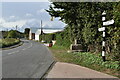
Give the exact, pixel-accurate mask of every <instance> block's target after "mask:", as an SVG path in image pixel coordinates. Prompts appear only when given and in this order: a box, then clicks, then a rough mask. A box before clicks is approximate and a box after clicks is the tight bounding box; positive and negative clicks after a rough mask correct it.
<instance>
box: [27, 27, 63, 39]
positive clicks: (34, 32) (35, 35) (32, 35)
mask: <svg viewBox="0 0 120 80" xmlns="http://www.w3.org/2000/svg"><path fill="white" fill-rule="evenodd" d="M58 31H62V30H60V29H59V30H58V29H42V32H43V33H46V34H47V33H55V32H58ZM40 35H41V29H37V28H30V32H29V39H30V40H36V41H39V37H40Z"/></svg>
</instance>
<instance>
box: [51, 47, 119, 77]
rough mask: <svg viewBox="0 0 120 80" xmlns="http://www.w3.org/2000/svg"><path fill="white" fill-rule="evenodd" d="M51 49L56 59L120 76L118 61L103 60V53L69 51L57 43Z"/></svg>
mask: <svg viewBox="0 0 120 80" xmlns="http://www.w3.org/2000/svg"><path fill="white" fill-rule="evenodd" d="M49 49H50V50H51V51H52V53H53V56H54V58H55V60H56V61H59V62H67V63H72V64H77V65H80V66H84V67H88V68H91V69H94V70H97V71H100V72H103V73H107V74H110V75H113V76H116V77H119V78H120V74H119V68H120V66H119V62H118V61H106V62H103V61H102V58H101V55H99V54H93V53H90V52H73V53H67V51H68V49H67V48H66V47H63V46H57V45H55V46H53V47H51V48H49Z"/></svg>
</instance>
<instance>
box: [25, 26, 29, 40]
mask: <svg viewBox="0 0 120 80" xmlns="http://www.w3.org/2000/svg"><path fill="white" fill-rule="evenodd" d="M29 32H30V29H29V28H25V31H24V34H25V37H26V38H27V39H28V38H29Z"/></svg>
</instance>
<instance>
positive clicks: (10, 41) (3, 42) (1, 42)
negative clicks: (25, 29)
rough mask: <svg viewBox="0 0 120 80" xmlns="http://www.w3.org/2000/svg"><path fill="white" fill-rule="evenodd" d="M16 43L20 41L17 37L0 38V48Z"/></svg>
mask: <svg viewBox="0 0 120 80" xmlns="http://www.w3.org/2000/svg"><path fill="white" fill-rule="evenodd" d="M18 43H20V40H19V39H14V38H5V39H0V48H5V47H9V46H13V45H15V44H18Z"/></svg>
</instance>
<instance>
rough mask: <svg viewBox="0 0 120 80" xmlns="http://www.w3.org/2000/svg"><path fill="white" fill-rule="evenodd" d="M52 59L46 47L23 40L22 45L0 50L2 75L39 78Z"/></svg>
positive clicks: (4, 76)
mask: <svg viewBox="0 0 120 80" xmlns="http://www.w3.org/2000/svg"><path fill="white" fill-rule="evenodd" d="M53 61H54V60H53V57H52V55H51V52H50V51H49V50H48V48H47V47H45V46H44V45H42V44H40V43H38V42H34V41H28V40H24V44H23V45H22V46H20V47H17V48H13V49H10V50H3V51H2V77H3V78H41V77H42V76H43V74H44V73H45V71H46V70H47V69H48V68H49V66H50V65H51V64H52V63H53Z"/></svg>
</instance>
